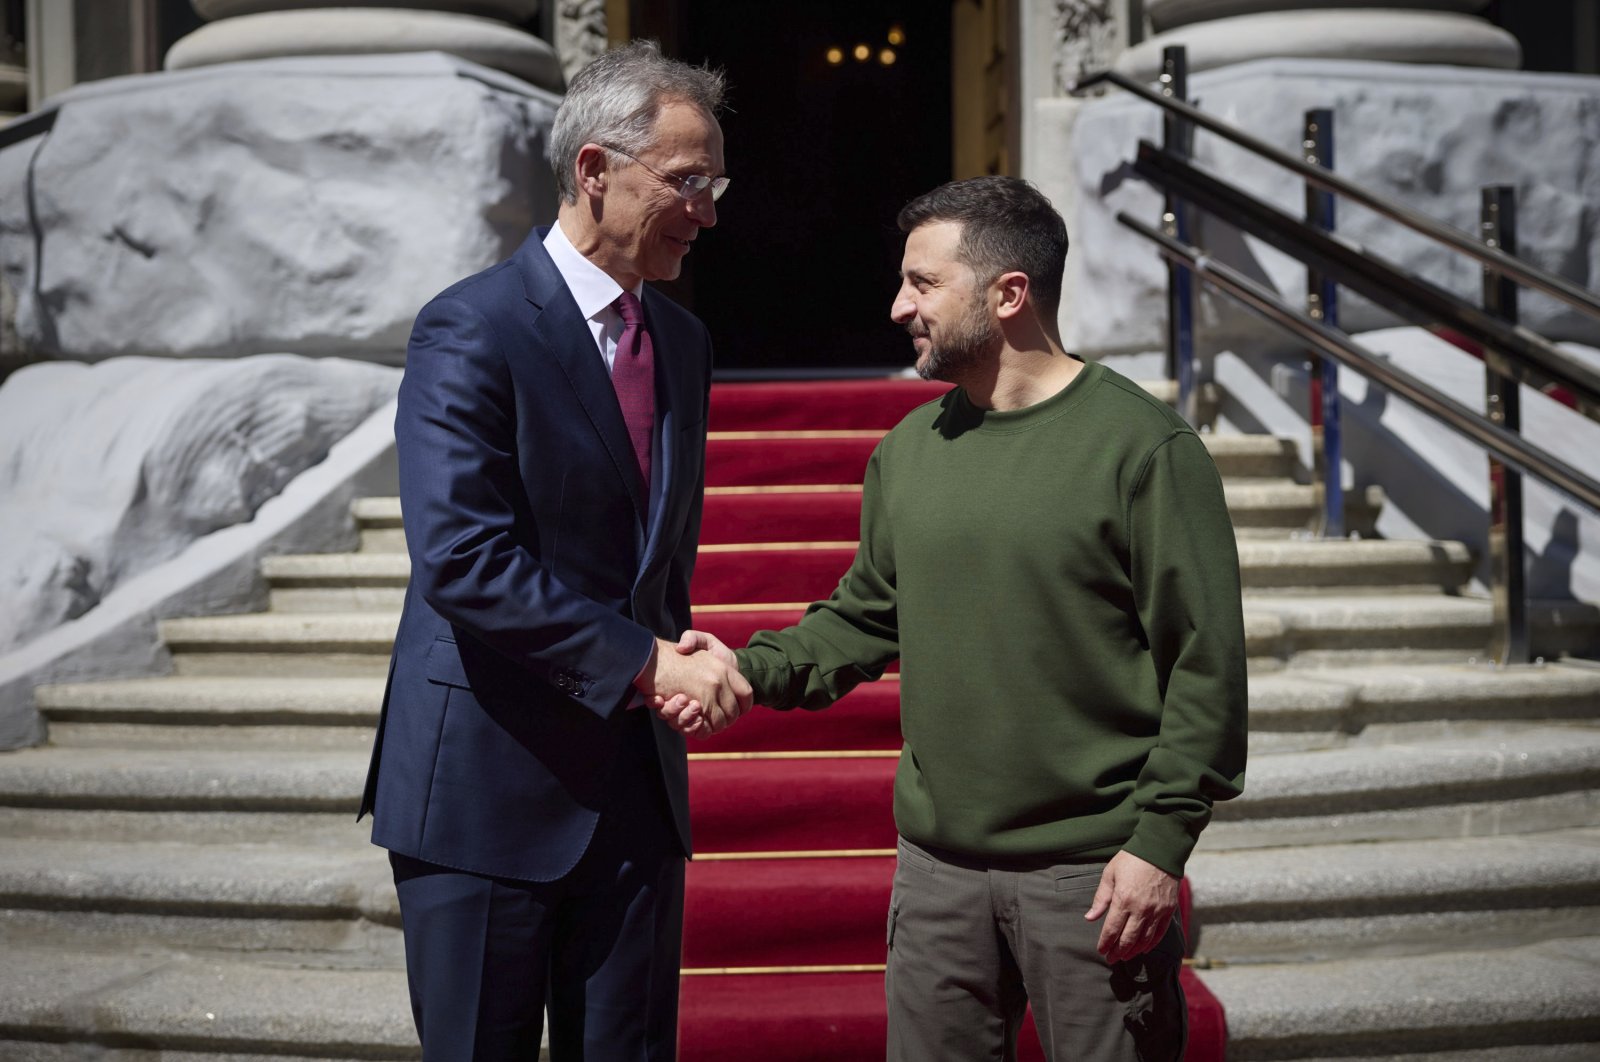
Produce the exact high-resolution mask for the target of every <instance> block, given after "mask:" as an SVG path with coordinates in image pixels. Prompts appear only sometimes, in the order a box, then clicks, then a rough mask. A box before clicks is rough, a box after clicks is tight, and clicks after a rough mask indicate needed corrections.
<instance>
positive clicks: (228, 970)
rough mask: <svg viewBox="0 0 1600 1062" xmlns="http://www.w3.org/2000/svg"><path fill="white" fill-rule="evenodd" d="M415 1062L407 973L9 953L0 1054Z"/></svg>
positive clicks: (281, 961) (140, 954)
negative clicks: (402, 1061)
mask: <svg viewBox="0 0 1600 1062" xmlns="http://www.w3.org/2000/svg"><path fill="white" fill-rule="evenodd" d="M153 1048H159V1056H160V1057H161V1058H163V1059H172V1060H174V1062H177V1060H180V1059H188V1060H194V1062H198V1060H199V1059H208V1060H209V1059H216V1060H221V1059H225V1058H232V1059H238V1060H240V1062H244V1060H246V1059H251V1060H260V1059H263V1058H267V1057H270V1058H293V1059H294V1060H296V1062H319V1060H327V1062H332V1060H335V1059H338V1060H345V1059H366V1060H376V1059H396V1060H398V1059H417V1058H421V1057H422V1052H421V1049H420V1048H419V1047H418V1046H417V1039H416V1032H415V1027H414V1026H413V1024H412V1019H411V1006H410V1001H409V997H408V995H407V989H406V976H405V971H404V970H402V969H399V968H393V969H366V968H359V967H357V968H351V967H340V966H333V965H327V964H320V965H319V964H318V963H316V962H315V961H313V960H311V959H309V958H307V957H303V956H300V957H296V956H284V957H280V958H275V959H251V958H249V957H239V956H223V955H216V954H211V953H203V954H197V955H190V954H184V953H182V952H176V951H171V950H167V949H156V948H149V949H146V948H110V947H108V948H106V949H100V950H68V949H63V948H57V947H51V946H48V945H44V946H36V947H22V946H19V947H16V948H10V949H7V952H6V961H5V963H3V964H0V1057H4V1058H9V1059H18V1060H19V1062H24V1060H26V1062H33V1060H40V1059H48V1060H50V1062H55V1060H57V1059H60V1060H65V1059H82V1058H96V1059H109V1060H116V1062H124V1060H125V1062H133V1060H134V1059H135V1058H137V1059H148V1058H153V1057H156V1053H157V1052H156V1051H154V1050H152V1049H153Z"/></svg>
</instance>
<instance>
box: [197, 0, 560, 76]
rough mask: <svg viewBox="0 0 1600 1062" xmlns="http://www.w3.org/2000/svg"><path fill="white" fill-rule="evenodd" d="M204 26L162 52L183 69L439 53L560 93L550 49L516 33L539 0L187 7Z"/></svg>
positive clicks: (273, 1)
mask: <svg viewBox="0 0 1600 1062" xmlns="http://www.w3.org/2000/svg"><path fill="white" fill-rule="evenodd" d="M191 3H192V4H193V6H194V9H195V11H196V12H198V13H199V14H200V15H201V16H202V17H204V18H207V19H210V20H211V21H210V22H208V23H207V25H205V26H202V27H201V28H200V29H198V30H195V31H194V32H193V33H191V34H189V35H188V36H186V37H184V38H183V39H181V40H179V41H178V42H177V43H176V44H174V45H173V46H172V48H171V49H170V50H169V51H168V52H167V56H166V67H167V69H169V70H184V69H190V68H193V67H200V66H211V65H214V64H217V63H227V62H236V61H240V60H247V59H271V58H280V57H285V56H305V55H373V54H393V53H405V52H445V53H447V54H450V55H455V56H458V57H460V58H462V59H466V60H469V61H470V62H474V63H479V64H481V65H483V66H487V67H489V68H491V69H494V70H501V71H504V72H506V73H508V74H512V75H513V76H515V77H519V78H521V79H522V80H524V81H527V82H529V83H530V84H533V85H537V86H539V87H540V88H547V89H553V90H555V91H560V90H561V88H562V86H563V84H564V79H563V76H562V71H561V64H560V62H559V61H558V60H557V58H556V53H555V50H554V49H553V48H552V47H551V46H550V44H549V43H548V42H546V41H543V40H541V39H539V38H538V37H535V36H534V35H533V34H531V33H528V32H527V31H525V30H523V29H521V28H520V26H519V25H516V24H515V23H526V22H527V21H528V20H530V19H532V18H533V17H534V16H535V15H537V14H538V12H539V0H425V2H424V0H336V2H332V3H330V2H318V0H191Z"/></svg>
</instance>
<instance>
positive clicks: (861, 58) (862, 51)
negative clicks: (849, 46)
mask: <svg viewBox="0 0 1600 1062" xmlns="http://www.w3.org/2000/svg"><path fill="white" fill-rule="evenodd" d="M855 56H856V61H857V62H860V63H864V62H866V61H867V60H868V59H870V58H872V49H871V48H868V47H867V46H866V45H865V44H858V45H856V50H855Z"/></svg>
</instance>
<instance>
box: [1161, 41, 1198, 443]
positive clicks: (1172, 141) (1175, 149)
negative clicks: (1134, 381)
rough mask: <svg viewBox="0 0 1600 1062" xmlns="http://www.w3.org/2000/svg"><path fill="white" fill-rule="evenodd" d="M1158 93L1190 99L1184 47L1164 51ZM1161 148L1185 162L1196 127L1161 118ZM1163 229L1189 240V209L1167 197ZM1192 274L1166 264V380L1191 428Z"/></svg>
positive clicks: (1193, 410) (1173, 118)
mask: <svg viewBox="0 0 1600 1062" xmlns="http://www.w3.org/2000/svg"><path fill="white" fill-rule="evenodd" d="M1161 94H1162V95H1163V96H1167V97H1170V98H1172V99H1177V100H1182V101H1187V100H1188V98H1189V59H1188V52H1187V51H1186V50H1185V49H1184V47H1183V46H1182V45H1175V46H1171V47H1168V48H1164V49H1162V52H1161ZM1162 147H1164V148H1165V149H1166V150H1167V151H1170V152H1172V153H1173V154H1174V155H1177V156H1178V157H1179V158H1184V159H1187V158H1188V157H1189V156H1190V154H1192V152H1193V150H1194V125H1193V124H1192V123H1191V122H1190V121H1189V120H1188V119H1186V118H1183V117H1181V116H1179V115H1176V114H1173V113H1171V112H1170V111H1169V112H1167V113H1166V114H1165V115H1164V116H1163V117H1162ZM1161 228H1162V231H1164V232H1165V233H1166V234H1167V235H1168V236H1171V237H1172V238H1173V239H1176V240H1179V241H1181V242H1183V243H1188V242H1189V209H1188V205H1187V204H1186V203H1184V202H1183V200H1181V199H1179V198H1178V197H1177V196H1174V195H1168V196H1167V197H1166V205H1165V209H1164V211H1163V213H1162V215H1161ZM1194 375H1195V374H1194V275H1193V274H1192V273H1190V272H1189V270H1188V269H1187V268H1185V267H1184V266H1181V265H1177V264H1176V263H1172V262H1169V263H1167V379H1169V380H1175V381H1177V384H1178V415H1179V416H1181V417H1183V419H1184V420H1186V421H1188V422H1189V424H1190V425H1194V426H1197V425H1195V419H1196V405H1197V403H1196V401H1195V379H1194Z"/></svg>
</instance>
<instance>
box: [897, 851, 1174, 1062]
mask: <svg viewBox="0 0 1600 1062" xmlns="http://www.w3.org/2000/svg"><path fill="white" fill-rule="evenodd" d="M897 855H898V859H897V861H896V865H895V875H894V890H893V893H892V896H891V899H890V902H889V932H888V935H889V958H888V971H887V973H886V975H885V989H886V992H887V995H888V1002H889V1053H888V1057H889V1060H890V1062H977V1060H991V1059H992V1060H1000V1062H1014V1060H1015V1059H1016V1057H1017V1034H1018V1031H1019V1029H1020V1028H1021V1025H1022V1018H1023V1013H1024V1011H1025V1009H1026V1007H1027V1005H1028V1003H1029V1001H1030V1000H1031V1001H1032V1003H1033V1018H1034V1023H1035V1025H1036V1026H1037V1027H1038V1030H1039V1039H1040V1041H1041V1043H1042V1045H1043V1047H1044V1052H1045V1057H1046V1058H1048V1059H1050V1062H1178V1060H1179V1059H1181V1058H1182V1057H1183V1048H1184V1040H1185V1036H1186V1031H1187V1026H1188V1012H1187V1010H1186V1008H1185V1005H1184V999H1183V989H1182V988H1181V987H1180V986H1179V983H1178V974H1179V972H1180V970H1181V969H1182V966H1183V951H1184V948H1183V934H1182V931H1181V930H1180V929H1179V928H1178V924H1177V921H1176V919H1174V921H1173V924H1172V925H1171V926H1170V927H1169V928H1168V930H1167V933H1166V935H1165V937H1163V938H1162V940H1161V942H1160V943H1159V944H1158V945H1157V946H1156V947H1155V948H1154V949H1153V950H1152V951H1150V952H1147V953H1146V954H1144V955H1141V956H1139V957H1138V958H1137V959H1133V960H1130V961H1127V962H1121V963H1117V964H1115V965H1108V964H1107V963H1106V961H1105V960H1104V959H1103V958H1101V957H1100V954H1099V953H1098V952H1097V951H1096V950H1095V944H1096V943H1097V941H1098V940H1099V936H1100V927H1101V923H1100V922H1089V921H1086V920H1085V919H1084V914H1085V913H1086V912H1087V911H1088V910H1089V906H1090V903H1091V901H1092V900H1093V898H1094V893H1095V889H1096V888H1097V887H1098V886H1099V884H1100V874H1101V871H1103V870H1104V869H1105V864H1104V863H1062V864H1057V865H1053V866H1032V867H1022V868H1017V869H1008V868H1000V867H995V866H992V865H988V864H985V863H983V862H979V861H972V860H968V859H964V858H963V857H960V856H957V855H955V854H953V853H947V852H937V853H936V852H934V851H930V850H928V849H925V848H922V847H919V846H917V845H914V844H912V843H910V842H909V841H907V840H905V839H904V838H901V839H900V843H899V850H898V853H897Z"/></svg>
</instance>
